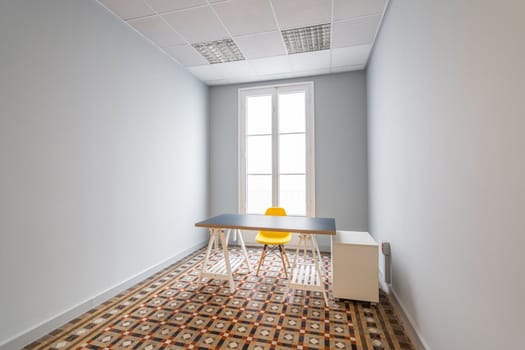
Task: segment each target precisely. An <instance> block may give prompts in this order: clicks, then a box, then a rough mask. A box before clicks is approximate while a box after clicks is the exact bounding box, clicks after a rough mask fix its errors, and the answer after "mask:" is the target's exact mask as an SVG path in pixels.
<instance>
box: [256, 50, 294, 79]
mask: <svg viewBox="0 0 525 350" xmlns="http://www.w3.org/2000/svg"><path fill="white" fill-rule="evenodd" d="M248 63H249V64H250V65H251V66H252V67H253V69H254V70H255V73H257V74H258V75H268V74H283V73H289V72H291V71H292V65H291V64H290V58H289V56H287V55H284V56H275V57H266V58H259V59H257V60H249V61H248Z"/></svg>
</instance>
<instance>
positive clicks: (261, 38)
mask: <svg viewBox="0 0 525 350" xmlns="http://www.w3.org/2000/svg"><path fill="white" fill-rule="evenodd" d="M234 40H235V42H236V43H237V46H238V47H239V48H240V49H241V51H242V53H243V54H244V56H245V57H246V59H253V58H261V57H268V56H279V55H285V54H286V50H285V48H284V44H283V39H282V38H281V34H280V33H279V32H269V33H261V34H255V35H246V36H238V37H235V38H234Z"/></svg>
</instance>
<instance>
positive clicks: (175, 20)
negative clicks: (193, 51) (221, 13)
mask: <svg viewBox="0 0 525 350" xmlns="http://www.w3.org/2000/svg"><path fill="white" fill-rule="evenodd" d="M162 16H163V17H164V18H165V19H166V20H167V21H168V22H169V23H170V24H171V25H172V26H173V28H175V30H176V31H177V32H179V33H180V34H181V35H182V36H183V37H185V38H186V40H188V41H189V42H190V43H192V44H194V43H200V42H205V41H214V40H219V39H224V38H227V37H229V35H228V33H227V32H226V30H225V29H224V27H223V26H222V24H221V23H220V22H219V20H218V18H217V16H215V14H214V13H213V11H212V9H211V8H210V7H209V6H205V7H197V8H192V9H189V10H184V11H179V12H173V13H169V14H166V15H162Z"/></svg>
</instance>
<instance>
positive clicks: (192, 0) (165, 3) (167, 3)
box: [146, 0, 207, 13]
mask: <svg viewBox="0 0 525 350" xmlns="http://www.w3.org/2000/svg"><path fill="white" fill-rule="evenodd" d="M146 1H147V2H148V3H149V4H150V5H151V7H153V9H154V10H155V11H157V13H164V12H170V11H176V10H181V9H187V8H190V7H195V6H199V5H206V4H207V2H206V0H146Z"/></svg>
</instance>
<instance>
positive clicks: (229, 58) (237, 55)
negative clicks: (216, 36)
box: [192, 39, 244, 64]
mask: <svg viewBox="0 0 525 350" xmlns="http://www.w3.org/2000/svg"><path fill="white" fill-rule="evenodd" d="M192 46H193V47H194V48H195V50H197V51H199V53H200V54H201V55H202V56H203V57H204V58H205V59H207V60H208V62H210V63H211V64H214V63H224V62H233V61H241V60H244V56H243V55H242V53H241V51H240V50H239V48H238V47H237V45H235V43H234V42H233V40H232V39H224V40H217V41H208V42H206V43H199V44H193V45H192Z"/></svg>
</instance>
